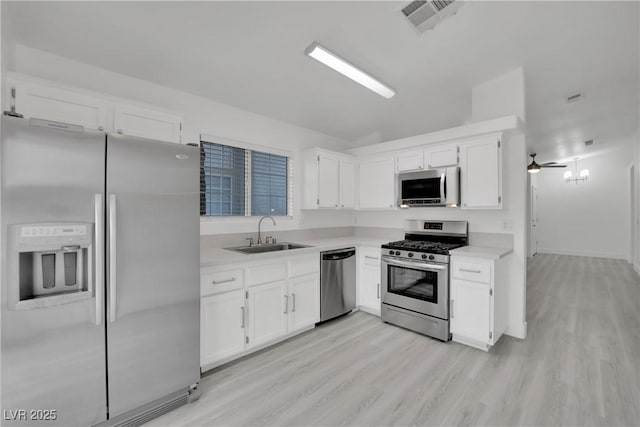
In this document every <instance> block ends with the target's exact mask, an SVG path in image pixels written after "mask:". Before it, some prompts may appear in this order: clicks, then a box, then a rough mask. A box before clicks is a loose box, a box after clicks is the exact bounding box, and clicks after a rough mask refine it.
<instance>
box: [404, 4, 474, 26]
mask: <svg viewBox="0 0 640 427" xmlns="http://www.w3.org/2000/svg"><path fill="white" fill-rule="evenodd" d="M462 5H463V2H462V1H460V0H427V1H425V0H415V1H412V2H411V3H409V4H408V5H406V6H405V7H404V8H403V9H402V13H403V15H404V16H405V17H406V19H408V20H409V23H410V24H411V25H412V26H413V27H414V29H416V30H417V31H418V32H419V33H424V32H425V31H427V30H431V29H432V28H433V27H435V26H436V25H437V24H439V23H440V22H442V21H443V20H444V19H446V18H447V17H449V16H451V15H453V14H454V13H456V11H457V10H458V9H459V8H460V7H461V6H462Z"/></svg>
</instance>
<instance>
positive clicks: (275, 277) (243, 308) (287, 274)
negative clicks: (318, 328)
mask: <svg viewBox="0 0 640 427" xmlns="http://www.w3.org/2000/svg"><path fill="white" fill-rule="evenodd" d="M319 269H320V262H319V254H318V253H315V254H309V255H303V256H291V257H283V258H282V259H280V260H279V261H276V262H271V263H266V264H265V263H264V261H263V262H261V263H258V262H248V263H246V264H243V265H226V266H221V267H218V268H209V269H204V270H203V271H202V272H201V279H200V281H201V295H202V298H201V310H200V317H201V327H200V338H201V344H200V348H201V350H200V353H201V358H200V366H201V367H203V369H210V368H213V367H214V366H217V365H220V364H222V363H226V362H228V361H230V360H233V359H235V358H238V357H241V356H243V355H245V354H248V353H251V352H252V351H256V350H258V349H260V348H263V347H265V346H267V345H270V344H273V343H276V342H278V341H281V340H283V339H285V338H287V337H289V336H291V335H293V334H295V333H299V332H301V331H304V330H307V329H309V328H313V327H314V325H315V324H316V323H317V322H319V321H320V272H319V271H320V270H319Z"/></svg>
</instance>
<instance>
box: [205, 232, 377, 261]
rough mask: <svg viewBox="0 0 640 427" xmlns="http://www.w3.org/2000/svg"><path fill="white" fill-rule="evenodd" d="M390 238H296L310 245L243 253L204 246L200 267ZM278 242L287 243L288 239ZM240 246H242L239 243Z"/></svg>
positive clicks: (372, 242)
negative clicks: (283, 249) (286, 249)
mask: <svg viewBox="0 0 640 427" xmlns="http://www.w3.org/2000/svg"><path fill="white" fill-rule="evenodd" d="M388 241H389V239H375V238H370V237H358V236H347V237H332V238H327V239H315V240H296V241H292V242H290V243H298V244H301V245H308V246H310V247H308V248H300V249H292V250H288V251H274V252H263V253H258V254H242V253H239V252H234V251H228V250H226V249H223V248H216V247H210V248H203V249H202V250H201V252H200V268H207V267H214V266H218V265H225V264H238V263H242V262H248V261H250V262H253V261H260V260H263V259H265V260H266V259H277V258H281V257H282V256H295V255H304V254H311V253H319V252H322V251H329V250H333V249H341V248H348V247H351V246H372V247H378V248H379V247H380V245H382V244H384V243H387V242H388ZM278 243H287V242H286V241H283V242H278ZM238 246H241V244H240V245H238Z"/></svg>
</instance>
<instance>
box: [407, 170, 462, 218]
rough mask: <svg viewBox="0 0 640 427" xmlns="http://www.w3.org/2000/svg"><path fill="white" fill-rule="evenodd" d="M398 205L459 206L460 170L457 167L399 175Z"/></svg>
mask: <svg viewBox="0 0 640 427" xmlns="http://www.w3.org/2000/svg"><path fill="white" fill-rule="evenodd" d="M398 187H399V188H398V194H399V196H400V200H399V205H400V207H402V208H408V207H410V206H424V207H427V206H446V207H451V208H455V207H458V206H459V205H460V168H459V167H457V166H454V167H450V168H443V169H431V170H426V171H420V172H408V173H401V174H400V175H399V177H398Z"/></svg>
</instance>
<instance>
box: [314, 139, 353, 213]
mask: <svg viewBox="0 0 640 427" xmlns="http://www.w3.org/2000/svg"><path fill="white" fill-rule="evenodd" d="M303 181H304V186H303V191H304V194H303V198H302V199H303V203H302V207H303V209H317V208H333V209H336V208H339V209H343V208H344V209H347V208H354V207H355V161H354V158H353V157H352V156H349V155H346V154H342V153H336V152H333V151H327V150H322V149H319V148H314V149H311V150H307V151H306V152H305V153H304V154H303Z"/></svg>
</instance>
